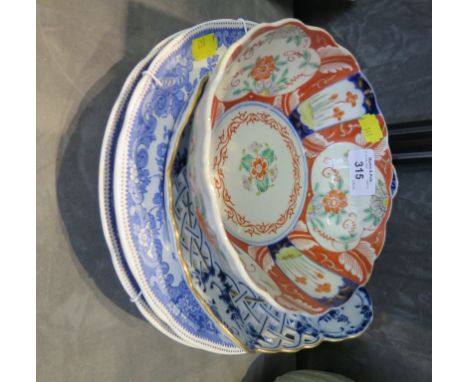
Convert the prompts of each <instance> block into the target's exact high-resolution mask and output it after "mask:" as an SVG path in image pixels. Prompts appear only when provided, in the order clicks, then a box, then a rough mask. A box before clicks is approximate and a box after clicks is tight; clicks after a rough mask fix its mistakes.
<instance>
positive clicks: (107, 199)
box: [99, 31, 190, 346]
mask: <svg viewBox="0 0 468 382" xmlns="http://www.w3.org/2000/svg"><path fill="white" fill-rule="evenodd" d="M179 33H183V31H182V32H178V33H176V34H174V35H172V36H169V37H167V38H166V39H165V40H163V41H161V42H160V43H159V44H157V45H156V46H155V47H154V48H153V49H152V50H151V51H150V52H149V53H148V55H147V56H146V57H145V58H144V59H142V60H141V61H140V62H139V63H138V64H137V65H136V66H135V67H134V68H133V70H132V71H131V73H130V74H129V75H128V77H127V79H126V81H125V83H124V85H123V86H122V89H121V91H120V94H119V95H118V97H117V99H116V101H115V103H114V106H113V108H112V111H111V113H110V116H109V119H108V121H107V125H106V129H105V133H104V138H103V142H102V147H101V154H100V161H99V209H100V215H101V224H102V228H103V233H104V237H105V240H106V243H107V247H108V248H109V252H110V255H111V259H112V264H113V266H114V269H115V272H116V274H117V277H118V278H119V281H120V283H121V284H122V286H123V288H124V290H125V291H126V292H127V294H128V295H129V297H130V299H131V301H133V302H134V303H135V305H136V306H137V308H138V310H139V311H140V313H141V314H142V315H143V317H145V318H146V320H147V321H148V322H150V323H151V324H152V325H153V326H154V327H156V328H157V329H158V330H159V331H161V332H162V333H164V334H165V335H167V336H168V337H170V338H171V339H173V340H175V341H177V342H180V343H184V344H185V345H189V346H190V344H188V343H187V341H184V340H183V339H181V338H180V337H179V336H178V335H177V334H176V333H174V332H173V330H172V329H171V327H170V326H168V325H167V324H166V323H165V322H164V321H163V320H161V319H160V318H159V317H158V316H157V315H156V314H155V312H153V311H152V310H151V308H150V307H149V306H148V304H147V302H146V300H145V299H144V297H143V296H141V294H140V287H139V286H138V284H137V282H136V280H135V279H134V277H133V275H132V273H131V271H130V269H129V268H128V265H127V262H126V260H125V257H124V255H123V253H122V246H121V244H120V240H119V237H118V233H117V225H116V220H115V211H114V199H113V188H112V185H113V178H114V171H113V170H114V159H115V149H116V145H117V138H118V136H119V134H120V131H121V129H122V125H123V120H124V116H125V111H126V108H127V105H128V102H129V100H130V97H131V95H132V93H133V91H134V89H135V87H136V85H137V81H138V79H139V78H140V77H141V73H142V72H143V71H144V70H145V69H146V68H147V67H148V65H149V64H150V62H151V60H152V59H153V58H154V57H155V56H156V55H157V54H158V53H159V52H160V51H161V49H163V47H164V46H165V45H166V44H167V43H168V42H169V41H171V40H172V39H173V38H174V37H175V36H177V35H178V34H179Z"/></svg>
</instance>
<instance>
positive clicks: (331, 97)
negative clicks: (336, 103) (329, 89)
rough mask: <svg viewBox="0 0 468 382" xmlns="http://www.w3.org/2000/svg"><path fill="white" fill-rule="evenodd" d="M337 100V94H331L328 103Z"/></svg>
mask: <svg viewBox="0 0 468 382" xmlns="http://www.w3.org/2000/svg"><path fill="white" fill-rule="evenodd" d="M337 98H338V94H336V93H333V94H332V95H331V96H330V98H329V100H330V101H333V100H334V99H337Z"/></svg>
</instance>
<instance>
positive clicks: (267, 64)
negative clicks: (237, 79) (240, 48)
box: [250, 56, 276, 81]
mask: <svg viewBox="0 0 468 382" xmlns="http://www.w3.org/2000/svg"><path fill="white" fill-rule="evenodd" d="M275 69H276V65H275V61H274V59H273V56H265V57H262V58H259V59H258V60H257V61H256V62H255V66H254V67H253V69H252V71H251V72H250V75H251V76H252V77H253V78H254V80H255V81H261V80H267V79H268V78H270V76H271V74H272V73H273V71H274V70H275Z"/></svg>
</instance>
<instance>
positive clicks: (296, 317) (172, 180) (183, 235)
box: [165, 123, 372, 352]
mask: <svg viewBox="0 0 468 382" xmlns="http://www.w3.org/2000/svg"><path fill="white" fill-rule="evenodd" d="M189 126H190V123H189ZM178 128H179V129H182V128H183V125H178ZM188 135H189V133H188V132H184V134H183V136H182V140H181V143H180V146H179V144H178V142H179V137H180V136H181V131H176V132H174V134H173V139H171V143H170V146H169V150H168V156H167V162H166V163H167V165H166V176H165V192H166V194H165V196H166V198H165V200H166V209H167V211H168V218H169V220H170V221H171V223H172V224H173V227H174V230H173V232H174V233H175V235H174V237H173V240H175V246H176V247H177V249H178V255H179V257H180V260H181V262H182V265H183V268H184V271H185V276H186V279H187V282H188V285H189V287H190V288H191V289H192V290H193V292H194V294H195V295H196V296H197V297H198V299H199V300H200V301H202V302H203V303H204V305H205V307H206V308H207V310H208V311H209V312H211V315H212V316H213V317H214V319H215V320H216V321H217V322H218V323H219V324H218V325H219V326H220V327H224V328H226V329H227V330H229V331H230V332H231V333H232V335H233V336H235V337H236V338H238V339H239V341H240V342H241V343H242V345H243V346H244V348H245V349H246V350H247V351H259V352H278V351H298V350H300V349H303V348H310V347H314V346H317V345H318V344H319V343H320V342H322V341H323V340H328V341H340V340H343V339H347V338H352V337H356V336H358V335H360V334H361V333H362V332H363V331H364V330H365V329H366V328H367V327H368V326H369V324H370V322H371V320H372V303H371V300H370V297H369V295H368V293H367V292H366V290H365V289H364V288H360V289H358V290H357V292H356V293H355V294H354V295H353V297H352V298H351V299H350V300H349V301H348V302H347V303H345V304H343V305H342V306H340V307H338V308H334V309H331V310H329V311H328V312H327V313H324V314H322V315H318V316H317V315H316V316H311V315H308V314H294V313H290V312H287V311H286V310H284V309H276V308H275V307H274V306H272V305H271V304H269V303H268V302H266V301H264V300H263V299H262V298H261V296H259V295H258V294H257V293H256V292H255V291H254V290H253V289H252V288H250V287H249V284H248V283H247V282H246V280H244V279H243V278H242V276H241V275H240V274H239V273H236V271H235V269H234V270H233V269H231V268H230V267H229V263H228V261H226V259H224V258H223V254H222V253H221V252H220V251H219V249H218V248H214V247H213V245H212V244H211V243H210V241H209V240H207V239H206V237H205V235H204V234H203V230H202V229H201V227H200V225H199V221H198V218H197V214H196V212H195V208H194V204H193V203H192V201H191V196H190V193H189V189H188V184H187V177H186V171H185V165H186V160H187V147H188V144H187V141H188ZM176 154H177V156H176ZM173 186H174V187H173ZM171 231H172V230H171ZM246 261H249V260H248V259H247V260H246ZM250 263H251V264H250V266H251V267H256V268H257V272H262V270H261V269H260V268H259V267H258V266H256V263H255V262H254V261H250ZM264 278H265V282H270V283H272V281H271V280H268V278H269V276H268V275H266V274H264Z"/></svg>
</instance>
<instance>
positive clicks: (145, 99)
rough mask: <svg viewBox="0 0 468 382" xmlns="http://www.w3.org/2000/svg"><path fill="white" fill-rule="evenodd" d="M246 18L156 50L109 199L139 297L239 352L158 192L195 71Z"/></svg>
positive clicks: (196, 340) (207, 345) (208, 67)
mask: <svg viewBox="0 0 468 382" xmlns="http://www.w3.org/2000/svg"><path fill="white" fill-rule="evenodd" d="M253 25H254V24H253V23H249V22H240V21H236V20H217V21H210V22H207V23H204V24H200V25H198V26H196V27H194V28H192V29H190V30H189V31H188V32H186V33H184V34H183V35H179V36H177V37H176V38H175V39H174V40H172V41H171V42H170V43H168V45H166V47H165V48H164V49H163V50H162V51H161V52H160V53H159V54H158V56H157V57H156V58H155V59H154V60H153V61H152V63H151V64H150V66H149V67H148V68H147V70H146V75H145V76H144V77H143V78H142V79H141V80H140V81H139V83H138V85H137V87H136V89H135V91H134V94H133V95H132V98H131V100H130V102H129V104H128V107H127V111H126V114H125V120H124V124H123V128H122V132H121V134H120V136H119V139H118V144H117V151H116V160H115V178H114V201H115V211H116V218H117V219H116V220H117V229H118V232H119V237H120V240H121V243H122V247H123V253H124V255H125V258H126V260H127V263H128V266H129V268H130V270H131V273H132V274H133V276H134V277H135V279H136V281H137V283H138V285H139V286H140V287H141V291H142V294H143V297H144V298H145V300H146V301H147V303H148V305H149V306H150V307H151V309H152V310H153V311H155V312H156V313H157V314H158V316H160V317H161V318H162V319H163V320H165V321H166V323H167V324H168V325H170V326H171V328H172V329H173V331H174V332H175V333H177V334H178V335H179V336H180V337H181V338H183V339H184V340H186V341H189V342H190V343H192V344H194V345H195V346H197V347H198V348H202V349H205V350H208V351H212V352H218V353H242V352H244V351H245V350H244V349H243V348H242V347H241V346H240V344H239V343H238V342H237V340H236V339H235V338H233V337H232V336H230V335H229V333H225V332H224V331H222V330H221V329H220V328H219V327H218V326H217V324H216V323H215V321H214V320H213V319H212V317H210V316H209V315H208V313H207V312H206V311H205V309H204V308H203V306H202V305H201V304H200V303H199V302H198V300H197V299H196V298H195V296H194V295H193V294H192V292H191V290H190V288H189V287H188V285H187V283H186V281H185V279H184V277H183V273H182V270H181V266H180V263H179V261H178V259H177V255H176V254H175V251H174V250H173V246H172V244H171V241H170V238H169V232H168V225H167V221H166V214H165V209H164V200H163V199H164V198H163V192H162V186H163V180H164V176H163V175H164V165H165V159H166V152H167V147H168V143H169V139H170V137H171V135H172V130H173V127H174V125H175V123H176V121H177V119H178V117H179V116H180V115H181V113H183V112H184V111H185V110H186V109H187V107H188V105H189V100H190V99H191V98H192V97H193V94H194V91H195V90H196V89H197V88H198V85H199V82H200V80H201V79H202V78H204V77H206V75H207V74H208V73H210V72H211V71H212V70H213V69H214V67H215V65H216V62H217V60H218V58H219V56H220V55H221V54H223V53H224V51H225V50H226V48H227V47H228V46H230V45H231V44H232V43H233V42H234V41H236V40H238V39H239V38H240V37H241V36H242V35H243V34H244V33H245V31H246V27H252V26H253ZM211 34H213V36H214V38H215V40H216V44H217V49H216V53H215V54H214V55H211V56H209V57H206V58H203V59H201V60H199V61H195V60H194V58H193V56H192V41H193V40H194V39H196V38H199V37H203V36H206V35H211Z"/></svg>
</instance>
